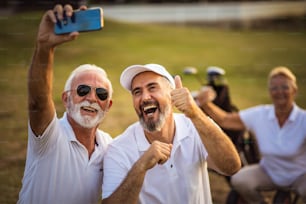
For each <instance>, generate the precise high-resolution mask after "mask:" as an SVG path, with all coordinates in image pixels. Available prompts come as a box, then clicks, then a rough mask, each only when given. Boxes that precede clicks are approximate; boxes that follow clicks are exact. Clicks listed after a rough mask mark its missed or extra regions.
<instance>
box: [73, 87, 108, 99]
mask: <svg viewBox="0 0 306 204" xmlns="http://www.w3.org/2000/svg"><path fill="white" fill-rule="evenodd" d="M91 89H92V87H90V86H88V85H85V84H81V85H79V86H78V88H77V90H76V91H77V94H78V95H79V96H81V97H83V96H86V95H87V94H88V93H89V92H90V91H91ZM93 89H96V94H97V96H98V98H99V99H100V100H101V101H105V100H106V99H107V97H108V91H107V90H106V89H105V88H93Z"/></svg>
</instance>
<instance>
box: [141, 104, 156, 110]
mask: <svg viewBox="0 0 306 204" xmlns="http://www.w3.org/2000/svg"><path fill="white" fill-rule="evenodd" d="M150 108H156V106H155V105H149V106H146V107H144V108H143V111H147V110H149V109H150Z"/></svg>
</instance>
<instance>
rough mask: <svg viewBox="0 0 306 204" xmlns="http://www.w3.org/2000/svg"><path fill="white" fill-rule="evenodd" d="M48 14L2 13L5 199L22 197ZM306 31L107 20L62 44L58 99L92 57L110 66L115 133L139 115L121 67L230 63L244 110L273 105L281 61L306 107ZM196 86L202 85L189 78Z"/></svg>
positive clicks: (1, 173) (1, 189) (0, 139)
mask: <svg viewBox="0 0 306 204" xmlns="http://www.w3.org/2000/svg"><path fill="white" fill-rule="evenodd" d="M41 14H42V13H24V14H18V15H14V16H9V17H0V27H1V28H2V29H1V30H0V70H1V76H0V89H1V93H2V97H1V100H0V106H1V111H0V132H1V134H0V145H1V148H0V181H1V182H0V203H16V200H17V197H18V192H19V190H20V186H21V179H22V175H23V170H24V162H25V154H26V145H27V109H26V108H27V104H26V101H27V88H26V79H27V69H28V67H29V64H30V61H31V55H32V52H33V49H34V45H35V37H36V31H37V27H38V24H39V21H40V16H41ZM305 31H306V30H302V31H301V30H299V31H298V32H297V31H273V30H269V31H265V30H229V29H217V28H205V27H191V26H190V27H189V26H188V27H187V26H177V25H176V26H171V25H153V24H152V25H148V24H147V25H141V24H137V25H136V24H122V23H118V22H114V21H110V20H108V19H106V22H105V28H104V29H103V30H102V31H99V32H91V33H82V34H81V35H80V36H79V38H78V39H77V40H76V41H74V42H71V43H68V44H65V45H62V46H60V47H58V48H57V50H56V56H55V68H54V70H55V71H54V72H55V73H54V100H55V102H56V107H57V110H58V114H59V115H61V114H62V113H63V111H64V109H63V106H62V103H61V98H60V94H61V91H62V89H63V86H64V83H65V80H66V78H67V77H68V75H69V73H70V72H71V71H72V70H73V69H74V68H75V67H76V66H78V65H80V64H83V63H92V64H96V65H98V66H101V67H103V68H105V69H106V70H107V72H108V74H109V77H110V79H111V80H112V81H113V86H114V90H115V93H114V97H113V100H114V103H113V107H112V109H111V111H110V112H109V115H108V117H107V119H106V120H105V121H104V123H103V124H102V125H101V128H103V129H104V130H106V131H107V132H109V133H110V134H112V135H113V136H114V137H115V136H116V135H118V134H119V133H121V132H122V131H123V130H124V129H125V128H126V127H127V126H128V125H129V124H130V123H132V122H133V121H135V120H137V118H136V115H135V113H134V109H133V107H132V103H131V98H130V96H129V94H128V93H127V92H126V91H125V90H124V89H123V88H122V87H121V86H120V84H119V76H120V73H121V72H122V70H123V69H124V68H125V67H126V66H128V65H131V64H144V63H151V62H155V63H160V64H162V65H164V66H165V67H167V68H168V69H169V70H170V72H171V73H172V74H182V71H183V69H184V67H186V66H195V67H197V68H198V69H199V72H200V73H201V74H202V75H203V76H204V74H205V69H206V67H207V66H209V65H217V66H221V67H223V68H225V69H226V71H227V74H226V76H227V79H228V82H229V85H230V87H231V94H232V100H233V102H234V103H235V104H236V105H238V107H239V108H246V107H249V106H253V105H257V104H260V103H269V102H270V100H269V97H268V94H267V90H266V77H267V74H268V72H269V70H270V69H271V68H273V67H275V66H278V65H283V66H288V67H289V68H291V69H292V70H293V72H294V73H295V74H296V75H297V78H298V85H299V95H298V96H297V104H298V105H300V106H301V107H303V108H306V101H305V96H306V57H305V56H306V48H305V45H306V32H305ZM182 77H183V83H184V85H185V86H187V87H189V88H190V89H191V90H193V89H198V88H199V84H198V83H197V81H196V80H195V79H194V78H193V77H191V76H182Z"/></svg>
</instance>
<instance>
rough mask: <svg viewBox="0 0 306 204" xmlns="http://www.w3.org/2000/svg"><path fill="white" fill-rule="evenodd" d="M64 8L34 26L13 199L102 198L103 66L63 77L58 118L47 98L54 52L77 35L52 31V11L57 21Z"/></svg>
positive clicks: (107, 86) (78, 201) (107, 93)
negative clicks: (22, 149) (20, 171)
mask: <svg viewBox="0 0 306 204" xmlns="http://www.w3.org/2000/svg"><path fill="white" fill-rule="evenodd" d="M81 9H86V8H85V7H83V8H81ZM64 11H65V12H66V14H67V16H71V14H72V8H71V6H69V5H66V6H65V7H62V6H61V5H57V6H55V7H54V10H49V11H47V12H46V13H45V14H44V16H43V18H42V20H41V23H40V26H39V30H38V36H37V43H36V48H35V52H34V55H33V59H32V63H31V66H30V69H29V75H28V100H29V106H28V108H29V130H28V134H29V136H28V149H27V160H26V166H25V172H24V178H23V180H22V184H23V186H22V189H21V191H20V193H19V201H18V203H27V204H34V203H37V204H38V203H44V204H46V203H47V204H55V203H56V204H85V203H86V204H91V203H97V202H99V201H100V198H101V192H102V190H101V187H102V173H103V172H102V171H103V168H102V159H103V156H104V152H105V150H106V147H107V145H108V144H109V143H110V142H111V140H112V138H111V137H110V135H109V134H107V133H105V132H103V131H102V130H99V129H98V127H99V124H100V123H101V121H102V120H103V118H104V116H105V114H106V113H107V112H108V111H109V109H110V107H111V106H112V99H111V97H112V92H113V90H112V85H111V82H110V80H109V79H108V77H107V75H106V72H105V71H104V70H103V69H102V68H99V67H97V66H95V65H89V64H84V65H81V66H79V67H78V68H76V69H75V70H74V71H73V72H72V73H71V75H70V76H69V78H68V80H67V81H66V85H65V89H64V92H63V93H62V101H63V104H64V106H65V108H66V112H65V113H64V116H63V117H62V118H60V119H58V118H57V114H56V110H55V105H54V102H53V100H52V77H53V58H54V50H55V47H56V46H58V45H60V44H62V43H65V42H68V41H71V40H74V39H75V38H76V37H77V36H78V34H79V33H78V32H73V33H70V34H67V35H55V34H54V32H53V28H54V24H55V23H56V21H57V20H56V17H55V15H54V13H55V12H57V15H58V18H59V19H61V18H62V16H63V12H64Z"/></svg>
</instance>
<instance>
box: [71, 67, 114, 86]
mask: <svg viewBox="0 0 306 204" xmlns="http://www.w3.org/2000/svg"><path fill="white" fill-rule="evenodd" d="M80 84H87V85H92V86H103V85H104V86H107V87H109V83H108V79H107V78H106V76H104V75H102V74H100V73H97V72H96V71H93V70H89V71H84V72H80V73H78V74H77V75H75V77H74V78H73V80H72V87H75V86H78V85H80Z"/></svg>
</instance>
